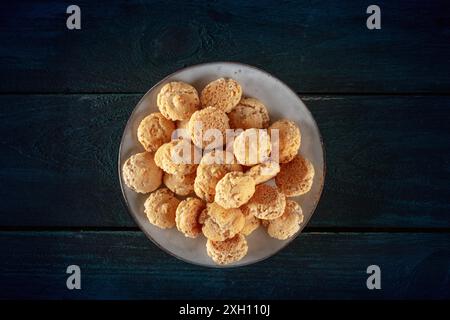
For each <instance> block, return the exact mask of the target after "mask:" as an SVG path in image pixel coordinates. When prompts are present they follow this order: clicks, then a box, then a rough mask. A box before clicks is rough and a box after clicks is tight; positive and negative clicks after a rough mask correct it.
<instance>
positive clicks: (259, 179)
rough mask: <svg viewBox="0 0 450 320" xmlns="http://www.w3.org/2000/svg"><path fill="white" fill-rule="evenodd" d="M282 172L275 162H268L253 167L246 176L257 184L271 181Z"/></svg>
mask: <svg viewBox="0 0 450 320" xmlns="http://www.w3.org/2000/svg"><path fill="white" fill-rule="evenodd" d="M278 172H280V165H279V163H278V162H275V161H270V160H269V161H267V162H264V163H260V164H257V165H256V166H253V167H251V168H250V169H249V170H248V171H247V172H246V173H245V174H247V175H249V176H250V177H252V178H253V180H255V183H256V184H261V183H264V182H267V181H269V180H270V179H272V178H273V177H275V176H276V175H277V174H278Z"/></svg>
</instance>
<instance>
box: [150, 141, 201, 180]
mask: <svg viewBox="0 0 450 320" xmlns="http://www.w3.org/2000/svg"><path fill="white" fill-rule="evenodd" d="M199 158H200V154H199V151H198V150H197V149H196V148H195V147H194V146H193V145H192V144H191V143H190V142H189V141H187V140H183V139H178V140H172V141H170V142H168V143H165V144H163V145H162V146H161V147H159V149H158V150H157V151H156V153H155V163H156V165H157V166H158V167H160V168H161V169H163V170H164V172H167V173H170V174H178V175H186V174H190V173H193V172H195V170H196V169H197V164H196V162H197V161H198V160H197V159H199Z"/></svg>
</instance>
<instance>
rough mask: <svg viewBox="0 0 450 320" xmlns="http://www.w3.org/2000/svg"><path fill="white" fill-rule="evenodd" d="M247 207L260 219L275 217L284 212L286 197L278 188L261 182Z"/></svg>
mask: <svg viewBox="0 0 450 320" xmlns="http://www.w3.org/2000/svg"><path fill="white" fill-rule="evenodd" d="M247 207H248V208H249V210H250V213H252V214H253V215H254V216H255V217H257V218H259V219H265V220H271V219H275V218H278V217H279V216H281V215H282V214H283V212H284V209H285V207H286V197H285V195H284V194H282V193H281V192H280V191H278V189H277V188H274V187H271V186H269V185H267V184H259V185H257V186H256V190H255V194H254V195H253V197H252V198H251V199H250V200H249V201H248V203H247Z"/></svg>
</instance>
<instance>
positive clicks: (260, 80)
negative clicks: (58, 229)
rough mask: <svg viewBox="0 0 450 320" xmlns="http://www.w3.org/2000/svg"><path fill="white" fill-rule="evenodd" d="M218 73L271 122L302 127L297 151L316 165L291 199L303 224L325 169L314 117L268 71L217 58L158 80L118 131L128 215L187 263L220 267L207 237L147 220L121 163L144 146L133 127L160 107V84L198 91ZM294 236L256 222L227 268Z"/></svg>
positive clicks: (314, 203) (139, 196) (142, 197)
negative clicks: (305, 188) (307, 186)
mask: <svg viewBox="0 0 450 320" xmlns="http://www.w3.org/2000/svg"><path fill="white" fill-rule="evenodd" d="M220 77H224V78H233V79H235V80H237V81H238V82H239V83H240V84H241V86H242V88H243V94H244V96H247V97H254V98H257V99H259V100H261V101H262V102H263V103H264V104H265V105H266V107H267V109H268V111H269V114H270V119H271V122H274V121H276V120H278V119H281V118H287V119H290V120H293V121H295V122H296V123H297V125H298V126H299V127H300V130H301V133H302V143H301V147H300V150H299V153H300V154H302V155H303V156H305V157H306V158H308V159H310V160H311V162H312V163H313V165H314V168H315V177H314V183H313V186H312V189H311V191H310V192H308V193H307V194H305V195H302V196H300V197H296V198H293V199H294V200H296V201H298V202H299V203H300V205H301V207H302V209H303V214H304V221H303V224H302V226H301V229H303V227H304V226H305V225H306V224H307V223H308V221H309V219H310V218H311V215H312V214H313V212H314V210H315V208H316V206H317V203H318V201H319V198H320V195H321V193H322V188H323V183H324V174H325V166H324V151H323V146H322V139H321V136H320V133H319V129H318V128H317V124H316V122H315V121H314V118H313V117H312V115H311V113H310V112H309V110H308V109H307V108H306V106H305V104H304V103H303V102H302V101H301V100H300V98H299V97H298V96H297V95H296V94H295V92H293V91H292V90H291V89H290V88H289V87H288V86H286V85H285V84H284V83H283V82H281V81H280V80H278V79H277V78H275V77H273V76H272V75H270V74H269V73H267V72H265V71H262V70H260V69H257V68H255V67H251V66H248V65H244V64H240V63H230V62H216V63H206V64H201V65H195V66H192V67H188V68H184V69H182V70H179V71H177V72H175V73H173V74H171V75H169V76H168V77H166V78H164V79H163V80H161V81H160V82H159V83H157V84H156V85H155V86H154V87H153V88H151V89H150V90H149V91H148V92H147V93H146V94H145V95H144V97H143V98H142V99H141V101H139V103H138V104H137V106H136V107H135V108H134V111H133V113H132V114H131V116H130V118H129V120H128V122H127V125H126V127H125V130H124V133H123V136H122V141H121V145H120V149H119V164H118V166H119V176H120V185H121V188H122V193H123V196H124V198H125V202H126V203H127V206H128V210H129V212H130V214H131V215H132V217H133V218H134V219H135V221H136V223H137V224H138V225H139V227H140V228H141V229H142V230H143V231H144V232H145V234H146V235H147V236H148V238H149V239H150V240H152V241H153V242H154V243H155V244H156V245H157V246H159V247H160V248H161V249H163V250H165V251H166V252H168V253H170V254H172V255H174V256H175V257H177V258H179V259H181V260H184V261H186V262H189V263H193V264H197V265H202V266H210V267H218V266H217V265H216V264H215V263H214V262H213V261H212V260H211V258H210V257H208V255H207V254H206V238H205V237H204V236H203V235H202V236H199V237H198V238H197V239H190V238H186V237H185V236H184V235H183V234H182V233H180V232H179V231H178V230H177V229H176V228H172V229H168V230H167V229H166V230H163V229H159V228H157V227H155V226H153V225H151V224H150V223H149V221H148V220H147V218H146V215H145V213H144V201H145V199H146V198H147V197H148V195H142V194H138V193H135V192H133V191H132V190H131V189H129V188H128V187H127V186H126V185H125V184H124V182H123V180H122V174H121V170H122V169H121V168H122V165H123V163H124V161H125V160H126V159H127V158H129V157H130V156H131V155H133V154H135V153H138V152H143V151H144V149H143V148H142V146H141V145H140V143H139V142H138V140H137V136H136V132H137V128H138V126H139V123H140V121H141V120H142V119H143V118H144V117H145V116H147V115H149V114H150V113H152V112H158V107H157V106H156V96H157V94H158V92H159V91H160V89H161V87H162V86H163V85H164V84H166V83H167V82H170V81H184V82H187V83H190V84H191V85H193V86H194V87H195V88H197V90H198V91H199V92H200V91H201V90H202V88H203V87H205V85H206V84H208V83H209V82H211V81H213V80H215V79H217V78H220ZM299 232H301V230H300V231H299ZM297 235H298V234H297ZM297 235H295V236H294V237H292V238H290V239H288V240H284V241H280V240H277V239H273V238H271V237H269V236H268V235H267V233H266V232H265V230H264V228H262V227H260V228H258V229H257V230H256V231H254V232H253V233H252V234H251V235H250V236H249V237H247V242H248V248H249V249H248V253H247V255H246V256H245V257H244V258H243V259H242V260H241V261H238V262H235V263H233V264H229V265H226V266H225V267H234V266H243V265H248V264H251V263H255V262H258V261H261V260H263V259H265V258H268V257H270V256H272V255H273V254H275V253H277V252H278V251H280V250H281V249H282V248H283V247H285V246H286V245H287V244H288V243H289V242H290V241H292V240H294V239H295V238H296V236H297ZM299 241H300V240H299Z"/></svg>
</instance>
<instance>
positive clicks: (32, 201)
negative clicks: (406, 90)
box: [0, 94, 450, 228]
mask: <svg viewBox="0 0 450 320" xmlns="http://www.w3.org/2000/svg"><path fill="white" fill-rule="evenodd" d="M139 98H140V95H124V94H119V95H111V94H105V95H27V96H23V95H8V96H3V97H0V104H1V105H2V106H3V107H2V110H1V111H0V136H2V137H3V138H2V142H3V143H2V156H1V157H0V173H1V176H2V184H3V185H4V186H5V187H4V188H2V189H1V190H0V196H1V198H2V199H3V201H2V206H1V209H0V226H16V227H20V226H53V227H56V226H61V227H67V226H70V227H123V226H126V227H130V226H135V224H134V222H133V221H132V219H131V218H130V217H129V215H128V214H127V211H126V209H125V207H124V205H123V202H122V195H121V192H120V187H119V184H118V177H117V154H118V149H119V141H120V138H121V135H122V131H123V128H124V126H125V123H126V120H127V119H128V117H129V115H130V113H131V110H132V108H133V107H134V105H135V104H136V102H137V101H138V99H139ZM302 98H303V100H304V101H305V103H306V104H307V106H308V107H309V108H310V110H311V111H312V113H313V115H314V117H315V118H316V120H317V122H318V124H319V127H320V130H321V133H322V135H323V139H324V142H325V149H326V155H327V159H326V161H327V170H328V174H327V177H326V184H325V190H324V194H323V197H322V200H321V201H320V203H319V206H318V209H317V211H316V214H315V215H314V216H313V219H312V220H311V222H310V224H309V226H310V227H363V228H367V227H379V228H418V227H423V228H450V215H448V214H446V213H447V212H449V211H450V203H449V201H448V199H450V189H449V187H448V184H449V181H450V170H449V168H450V165H449V159H450V130H448V125H447V124H448V123H450V112H448V110H449V107H450V97H429V96H410V97H404V96H401V97H399V96H302ZM26 190H29V192H24V191H26ZM64 212H66V213H67V214H63V213H64ZM68 215H70V217H68Z"/></svg>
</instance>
